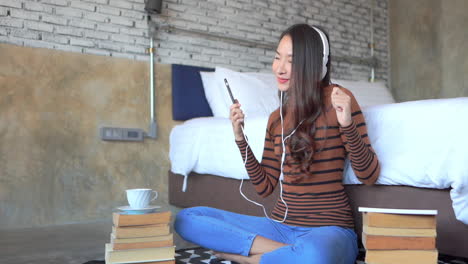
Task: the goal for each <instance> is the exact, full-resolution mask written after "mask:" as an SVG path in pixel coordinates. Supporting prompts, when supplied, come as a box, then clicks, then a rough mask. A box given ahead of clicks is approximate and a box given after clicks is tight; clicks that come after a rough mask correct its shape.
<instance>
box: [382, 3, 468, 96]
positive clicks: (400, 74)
mask: <svg viewBox="0 0 468 264" xmlns="http://www.w3.org/2000/svg"><path fill="white" fill-rule="evenodd" d="M467 7H468V2H467V1H465V0H455V1H441V0H415V1H404V0H391V1H390V2H389V13H390V43H391V44H390V47H391V54H392V55H391V72H392V74H391V84H392V85H391V86H392V87H391V89H392V93H393V95H394V96H395V98H396V99H397V100H398V101H410V100H419V99H429V98H449V97H458V96H468V79H467V78H468V77H467V74H466V73H467V72H468V51H467V50H466V45H467V43H468V31H467V30H466V29H467V28H468V14H466V12H465V11H466V10H467Z"/></svg>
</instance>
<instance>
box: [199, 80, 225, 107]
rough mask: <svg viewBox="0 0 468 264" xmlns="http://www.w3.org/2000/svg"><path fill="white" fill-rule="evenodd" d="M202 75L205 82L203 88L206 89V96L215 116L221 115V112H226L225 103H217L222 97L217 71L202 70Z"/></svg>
mask: <svg viewBox="0 0 468 264" xmlns="http://www.w3.org/2000/svg"><path fill="white" fill-rule="evenodd" d="M200 76H201V79H202V83H203V90H204V91H205V97H206V100H207V101H208V104H209V105H210V108H211V112H213V116H219V113H220V112H221V113H222V112H224V104H223V105H221V104H220V103H216V102H217V101H219V98H220V97H221V94H220V91H218V88H217V86H216V81H215V73H214V72H203V71H201V72H200Z"/></svg>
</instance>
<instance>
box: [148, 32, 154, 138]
mask: <svg viewBox="0 0 468 264" xmlns="http://www.w3.org/2000/svg"><path fill="white" fill-rule="evenodd" d="M149 54H150V127H149V132H148V134H146V137H149V138H154V139H155V138H156V136H157V125H156V120H155V118H154V95H155V93H154V39H153V36H150V48H149Z"/></svg>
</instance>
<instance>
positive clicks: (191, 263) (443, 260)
mask: <svg viewBox="0 0 468 264" xmlns="http://www.w3.org/2000/svg"><path fill="white" fill-rule="evenodd" d="M364 258H365V251H364V250H363V249H360V251H359V255H358V257H357V261H356V264H365V263H364ZM220 263H222V264H237V263H236V262H232V261H228V260H222V259H217V258H216V257H215V256H213V255H212V251H211V250H209V249H206V248H202V247H196V248H188V249H180V250H177V251H176V264H220ZM408 264H411V263H408ZM437 264H468V259H463V258H455V257H451V256H447V255H443V254H439V261H438V262H437Z"/></svg>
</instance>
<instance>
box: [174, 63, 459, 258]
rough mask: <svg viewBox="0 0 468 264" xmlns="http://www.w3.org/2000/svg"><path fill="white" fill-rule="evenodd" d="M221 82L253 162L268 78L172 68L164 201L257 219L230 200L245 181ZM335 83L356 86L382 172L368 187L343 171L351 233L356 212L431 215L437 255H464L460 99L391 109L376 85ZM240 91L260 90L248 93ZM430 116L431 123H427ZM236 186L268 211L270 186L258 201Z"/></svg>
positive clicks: (268, 102) (270, 102)
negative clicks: (242, 116)
mask: <svg viewBox="0 0 468 264" xmlns="http://www.w3.org/2000/svg"><path fill="white" fill-rule="evenodd" d="M200 72H201V73H200ZM224 76H229V78H228V79H229V82H230V85H231V88H233V93H234V95H235V97H237V98H238V99H239V101H241V103H242V105H243V108H244V112H245V113H246V120H245V124H246V134H247V135H248V137H249V141H250V142H251V147H252V150H253V152H254V154H255V156H256V157H257V158H259V157H261V152H262V149H263V137H264V131H265V126H266V121H267V116H268V113H269V111H271V110H272V109H274V108H275V107H276V106H277V104H278V102H277V97H276V94H275V92H271V91H268V90H267V88H268V87H271V86H272V85H275V84H274V79H273V80H272V79H271V76H269V75H268V74H262V73H238V72H233V71H230V70H228V69H223V68H216V71H214V69H209V68H199V67H193V66H183V65H172V80H173V87H172V89H173V114H174V116H173V118H174V120H182V121H185V122H184V123H183V124H181V125H178V126H176V127H174V128H173V130H172V132H171V138H170V159H171V170H170V171H169V202H170V204H172V205H175V206H178V207H192V206H211V207H216V208H220V209H224V210H229V211H234V212H238V213H244V214H250V215H259V216H260V215H263V211H262V210H261V208H259V207H258V206H255V205H254V204H251V203H250V202H248V201H246V200H245V199H244V198H243V197H242V196H241V195H240V194H239V187H240V182H241V181H240V179H246V178H248V177H247V175H246V172H245V170H243V164H242V160H241V157H240V155H239V153H238V150H237V147H236V146H235V144H234V138H233V135H232V129H231V127H230V122H229V120H228V119H227V118H226V117H227V114H228V110H227V109H228V108H226V105H229V104H230V102H229V97H228V96H227V93H226V94H224V93H223V92H225V91H224V90H223V89H222V87H220V85H221V84H222V79H223V77H224ZM336 83H338V84H340V85H342V86H344V87H346V88H349V87H353V86H357V87H358V88H357V89H362V90H353V89H350V90H351V91H352V92H353V93H354V94H355V96H356V98H357V100H358V102H360V104H361V107H362V108H363V113H364V115H365V117H366V121H367V125H368V130H369V138H370V139H371V142H372V145H373V147H374V149H375V151H376V153H377V155H378V156H379V160H381V167H382V171H381V176H380V178H379V181H378V184H377V185H374V186H364V185H361V184H358V183H359V182H358V181H357V179H356V178H355V176H354V174H353V172H352V170H350V169H349V164H347V167H346V168H345V173H344V183H345V189H346V192H347V193H348V195H349V197H350V201H351V207H352V209H353V211H354V218H355V224H356V231H357V233H358V234H360V233H361V226H362V220H361V215H360V214H359V213H358V212H357V207H359V206H364V207H384V208H402V209H436V210H438V215H437V248H438V250H439V252H440V253H443V254H449V255H453V256H461V257H468V251H467V249H468V154H467V153H468V151H467V149H468V143H466V142H467V141H466V140H464V138H466V136H464V135H465V134H466V131H467V130H468V124H464V123H463V122H456V121H457V119H456V118H455V119H454V118H451V117H458V116H467V115H468V98H454V99H443V100H424V101H415V102H406V103H400V104H395V103H393V99H392V98H391V95H390V94H389V93H388V91H387V90H386V89H385V86H384V85H383V84H379V83H377V84H369V83H367V82H351V81H343V80H341V81H336ZM250 87H260V88H259V89H260V90H261V89H263V90H262V91H261V92H260V93H259V94H258V95H256V96H252V90H251V88H250ZM273 87H274V86H273ZM187 90H190V96H187ZM197 98H198V99H197ZM253 102H255V103H256V104H253ZM362 102H363V103H362ZM368 102H372V103H368ZM252 105H255V107H256V108H255V109H254V108H252ZM249 107H250V108H249ZM213 115H214V117H212V116H213ZM435 120H437V125H436V126H434V125H431V124H433V123H434V122H433V121H435ZM465 123H466V122H465ZM447 128H450V129H447ZM208 133H210V134H208ZM441 139H443V140H441ZM438 142H440V143H441V144H438ZM256 144H259V145H256ZM219 153H223V154H222V155H220V154H219ZM224 153H228V154H224ZM229 153H231V154H232V155H230V154H229ZM236 154H237V155H236ZM277 189H278V188H277ZM242 190H243V192H244V193H245V194H246V195H247V197H249V198H251V199H254V200H257V201H260V202H261V203H262V204H264V205H265V206H266V207H267V208H268V209H269V210H270V209H272V207H273V205H274V202H275V201H276V197H277V196H278V190H277V191H276V192H275V193H274V194H273V195H271V196H270V197H268V198H266V199H264V198H261V197H259V196H258V195H257V194H256V193H255V191H254V189H253V187H252V185H251V184H250V183H249V182H248V181H245V182H244V184H243V187H242Z"/></svg>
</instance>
